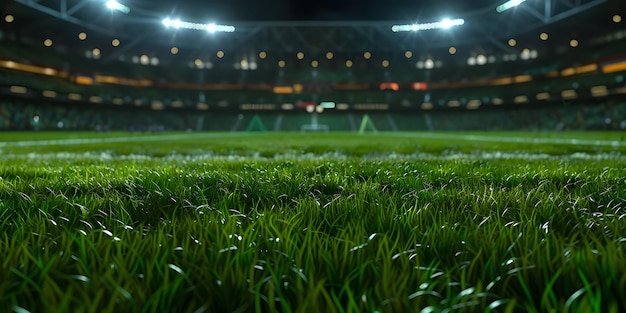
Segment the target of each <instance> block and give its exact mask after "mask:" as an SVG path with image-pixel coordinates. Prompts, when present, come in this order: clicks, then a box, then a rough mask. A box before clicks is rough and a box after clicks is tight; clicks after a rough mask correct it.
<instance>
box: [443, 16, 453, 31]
mask: <svg viewBox="0 0 626 313" xmlns="http://www.w3.org/2000/svg"><path fill="white" fill-rule="evenodd" d="M452 26H454V24H453V22H452V21H451V20H450V19H449V18H444V19H443V20H441V28H443V29H448V28H450V27H452Z"/></svg>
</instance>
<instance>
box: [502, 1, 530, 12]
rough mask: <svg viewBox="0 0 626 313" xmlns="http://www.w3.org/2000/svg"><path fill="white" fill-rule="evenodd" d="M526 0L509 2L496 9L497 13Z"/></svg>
mask: <svg viewBox="0 0 626 313" xmlns="http://www.w3.org/2000/svg"><path fill="white" fill-rule="evenodd" d="M524 1H526V0H510V1H507V2H505V3H503V4H501V5H499V6H497V7H496V11H497V12H498V13H502V12H504V11H506V10H508V9H510V8H513V7H516V6H518V5H520V4H522V2H524Z"/></svg>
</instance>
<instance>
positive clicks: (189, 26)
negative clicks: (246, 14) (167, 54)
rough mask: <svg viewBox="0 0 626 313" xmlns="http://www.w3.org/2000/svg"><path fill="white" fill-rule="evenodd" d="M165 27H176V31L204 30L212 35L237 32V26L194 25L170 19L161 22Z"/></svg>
mask: <svg viewBox="0 0 626 313" xmlns="http://www.w3.org/2000/svg"><path fill="white" fill-rule="evenodd" d="M161 23H163V25H164V26H165V27H168V28H169V27H174V28H176V29H179V28H184V29H192V30H204V31H208V32H211V33H215V32H224V33H232V32H234V31H235V26H230V25H218V24H215V23H210V24H202V23H192V22H185V21H181V20H179V19H176V20H172V19H170V18H165V19H163V20H162V21H161Z"/></svg>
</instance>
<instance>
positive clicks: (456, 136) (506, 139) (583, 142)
mask: <svg viewBox="0 0 626 313" xmlns="http://www.w3.org/2000/svg"><path fill="white" fill-rule="evenodd" d="M379 135H383V136H391V137H410V138H423V139H458V140H467V141H483V142H503V143H527V144H546V143H548V144H550V143H551V144H561V145H586V146H610V147H624V146H626V142H623V141H619V140H590V139H570V138H531V137H510V136H485V135H462V134H454V135H453V134H442V133H383V134H380V133H379Z"/></svg>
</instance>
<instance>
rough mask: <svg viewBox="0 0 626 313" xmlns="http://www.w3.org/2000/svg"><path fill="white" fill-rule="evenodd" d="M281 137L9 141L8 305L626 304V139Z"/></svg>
mask: <svg viewBox="0 0 626 313" xmlns="http://www.w3.org/2000/svg"><path fill="white" fill-rule="evenodd" d="M59 136H61V135H59ZM273 136H279V135H267V136H266V135H256V136H252V137H245V138H242V139H241V140H242V141H244V142H246V144H245V145H246V146H247V147H249V148H250V147H252V148H251V149H250V151H252V150H254V148H258V149H259V150H264V151H266V152H267V153H265V154H263V155H256V156H255V155H254V154H248V153H247V152H246V151H248V150H244V149H243V144H242V143H240V142H236V141H235V140H233V139H232V138H230V140H231V141H233V142H232V143H230V144H229V143H228V142H227V140H226V139H223V138H218V139H215V141H211V140H212V139H211V140H209V139H206V140H205V141H202V142H197V141H195V142H194V140H181V141H177V142H171V143H169V147H170V149H175V150H176V151H177V153H176V154H173V153H167V154H162V152H161V151H163V150H164V149H165V146H164V145H165V143H159V142H158V141H154V142H150V143H149V144H146V145H144V144H139V145H138V147H140V148H137V151H133V153H137V154H136V155H135V154H128V153H126V152H127V151H128V145H129V144H128V143H106V144H102V145H97V144H88V145H76V146H63V145H60V146H59V145H54V146H47V147H46V148H45V149H43V148H42V149H41V150H38V149H34V148H31V149H30V150H28V149H26V148H25V147H22V148H20V147H13V146H5V147H4V148H3V149H5V150H6V151H5V152H8V153H10V154H11V155H12V156H11V157H6V158H3V159H2V161H0V236H1V237H0V253H2V255H3V258H2V259H1V260H0V264H1V268H0V307H1V308H2V311H11V310H13V311H20V310H22V309H23V310H27V311H31V312H43V311H55V312H56V311H84V312H101V311H131V312H133V311H136V312H152V311H159V312H163V311H181V312H218V311H219V312H232V311H240V312H247V311H281V312H291V311H317V312H348V311H351V312H356V311H358V312H373V311H380V312H386V311H399V312H413V311H423V312H440V311H446V310H447V311H454V310H463V311H476V312H483V311H489V310H492V311H494V312H496V311H497V312H513V311H515V312H518V311H519V312H526V311H551V310H557V311H563V310H569V311H570V312H589V311H594V312H621V311H624V310H626V301H625V300H624V298H623V296H622V294H621V291H623V290H626V263H624V262H623V260H624V259H625V257H626V255H625V254H626V251H625V249H626V237H625V236H626V235H625V234H626V188H624V186H626V160H625V159H624V158H623V157H622V153H623V152H624V151H623V149H624V148H623V147H620V146H618V147H617V148H616V147H612V146H608V147H602V148H598V147H577V146H559V145H553V149H552V150H547V149H546V148H545V147H544V146H543V145H541V144H537V145H528V144H519V143H518V144H494V143H493V142H491V143H481V142H472V143H467V142H462V141H450V142H447V143H442V142H437V143H433V141H430V140H425V139H419V138H418V139H410V140H409V139H406V138H404V137H402V138H401V137H397V138H396V137H375V138H372V137H363V136H356V135H352V137H353V139H352V140H350V139H349V138H350V136H349V135H348V134H344V135H341V136H339V137H332V136H329V137H328V138H325V137H324V136H321V137H318V138H317V139H311V140H309V139H307V138H306V137H304V136H303V135H299V134H290V135H280V138H281V139H283V141H282V142H274V146H278V147H279V148H276V147H274V148H273V149H274V152H277V153H278V156H276V154H272V153H270V151H271V150H270V148H271V147H272V142H268V140H272V139H275V138H276V137H273ZM381 138H383V139H381ZM394 138H395V139H394ZM196 140H197V138H196ZM307 140H308V141H307ZM594 140H595V139H594ZM368 141H369V142H380V143H381V144H380V145H379V146H372V147H371V148H372V149H371V152H366V151H367V147H368V145H367V142H368ZM342 142H343V143H344V144H342ZM494 145H498V146H497V147H494ZM199 146H200V148H199ZM381 146H382V147H381ZM151 147H153V148H151ZM172 147H174V148H172ZM210 147H213V148H214V149H211V148H210ZM394 147H396V148H394ZM416 147H419V148H416ZM383 149H385V150H386V151H387V152H386V154H385V153H384V152H383ZM598 149H599V151H595V150H598ZM33 150H34V151H33ZM229 150H232V151H236V152H239V154H238V156H237V157H229V156H228V155H227V154H225V153H224V152H226V151H229ZM281 151H282V154H281ZM420 151H421V152H420ZM513 151H516V152H513ZM579 151H585V152H584V153H583V154H581V153H579ZM594 151H595V152H594ZM85 152H86V153H87V154H84V153H85ZM200 152H201V153H200ZM244 152H245V153H244ZM28 153H34V154H31V155H30V156H29V155H28ZM419 153H426V154H419ZM264 155H266V156H264ZM485 155H487V156H493V155H499V156H500V157H485ZM503 155H504V156H506V157H502V156H503ZM516 155H517V156H518V157H516ZM44 156H45V157H44ZM90 156H92V157H90ZM98 156H99V157H98ZM154 156H156V157H154ZM203 156H205V157H203ZM209 156H210V157H209ZM215 156H220V157H215ZM528 156H541V157H528Z"/></svg>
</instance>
